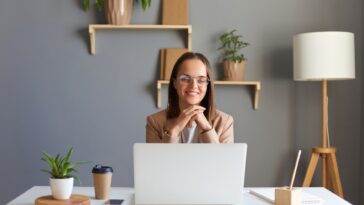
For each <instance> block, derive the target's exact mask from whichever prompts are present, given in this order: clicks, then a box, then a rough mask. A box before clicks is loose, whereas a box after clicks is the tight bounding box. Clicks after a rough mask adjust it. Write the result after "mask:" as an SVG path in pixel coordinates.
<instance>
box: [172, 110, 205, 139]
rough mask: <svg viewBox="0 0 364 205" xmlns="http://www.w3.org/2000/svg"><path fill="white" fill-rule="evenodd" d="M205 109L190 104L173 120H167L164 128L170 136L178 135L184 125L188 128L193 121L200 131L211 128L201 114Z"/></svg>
mask: <svg viewBox="0 0 364 205" xmlns="http://www.w3.org/2000/svg"><path fill="white" fill-rule="evenodd" d="M205 110H206V108H204V107H202V106H199V105H192V106H190V107H188V108H186V109H184V110H182V111H181V113H180V115H179V116H178V117H177V118H176V119H175V120H173V121H170V122H168V123H167V124H166V126H165V130H167V131H168V133H169V134H170V136H178V134H179V133H180V132H181V131H182V130H183V129H184V128H185V127H189V128H190V127H191V126H192V123H193V122H195V123H196V124H197V127H198V128H199V130H200V132H206V131H208V130H211V129H212V126H211V125H210V123H209V121H208V120H207V119H206V117H205V115H204V114H203V112H204V111H205Z"/></svg>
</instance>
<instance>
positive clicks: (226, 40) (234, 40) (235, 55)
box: [218, 29, 249, 63]
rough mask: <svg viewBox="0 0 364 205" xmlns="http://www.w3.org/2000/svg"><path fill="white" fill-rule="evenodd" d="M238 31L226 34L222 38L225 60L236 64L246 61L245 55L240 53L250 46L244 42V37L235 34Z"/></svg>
mask: <svg viewBox="0 0 364 205" xmlns="http://www.w3.org/2000/svg"><path fill="white" fill-rule="evenodd" d="M235 32H236V30H235V29H234V30H232V31H229V32H226V33H224V34H222V35H221V36H220V42H221V47H220V48H218V49H219V50H220V49H223V50H224V54H223V55H224V60H232V61H234V62H239V63H240V62H242V61H244V60H246V58H245V56H244V54H243V53H239V51H240V50H241V49H243V48H245V47H247V46H248V45H249V43H248V42H245V41H243V39H242V38H243V36H241V35H237V34H235Z"/></svg>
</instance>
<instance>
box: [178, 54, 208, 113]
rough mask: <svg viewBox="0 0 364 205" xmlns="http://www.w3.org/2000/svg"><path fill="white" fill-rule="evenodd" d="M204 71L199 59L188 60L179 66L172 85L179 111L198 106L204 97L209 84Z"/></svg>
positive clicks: (204, 67)
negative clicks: (175, 91) (175, 92)
mask: <svg viewBox="0 0 364 205" xmlns="http://www.w3.org/2000/svg"><path fill="white" fill-rule="evenodd" d="M206 69H207V68H206V66H205V64H203V63H202V61H201V60H199V59H189V60H186V61H184V62H183V63H182V64H181V65H180V69H179V72H178V73H177V78H176V79H175V80H174V81H173V84H174V87H175V88H176V90H177V94H178V96H179V106H180V109H181V110H182V109H185V108H187V107H189V106H191V105H199V104H200V103H201V101H202V99H203V98H204V97H205V95H206V90H207V85H208V83H209V79H208V78H207V71H206Z"/></svg>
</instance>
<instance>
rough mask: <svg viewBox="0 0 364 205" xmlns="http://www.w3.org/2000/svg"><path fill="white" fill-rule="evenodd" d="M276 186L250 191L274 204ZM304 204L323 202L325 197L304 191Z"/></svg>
mask: <svg viewBox="0 0 364 205" xmlns="http://www.w3.org/2000/svg"><path fill="white" fill-rule="evenodd" d="M274 192H275V191H274V188H257V189H251V190H250V193H251V194H253V195H255V196H258V197H259V198H262V199H264V200H266V201H268V202H271V203H272V204H274ZM301 197H302V204H322V203H323V199H321V198H320V197H317V196H315V195H313V194H309V193H307V192H305V191H302V195H301Z"/></svg>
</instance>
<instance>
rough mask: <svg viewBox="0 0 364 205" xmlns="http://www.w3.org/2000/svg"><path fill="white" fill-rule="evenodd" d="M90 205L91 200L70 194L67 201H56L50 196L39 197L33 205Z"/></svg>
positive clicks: (83, 196)
mask: <svg viewBox="0 0 364 205" xmlns="http://www.w3.org/2000/svg"><path fill="white" fill-rule="evenodd" d="M73 204H74V205H76V204H77V205H90V204H91V200H90V198H89V197H88V196H85V195H78V194H72V195H71V198H69V199H67V200H57V199H55V198H53V196H52V195H47V196H41V197H38V198H37V199H36V200H35V205H73Z"/></svg>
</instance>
